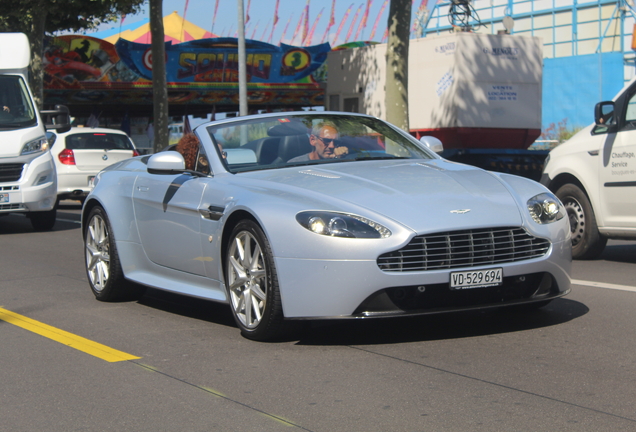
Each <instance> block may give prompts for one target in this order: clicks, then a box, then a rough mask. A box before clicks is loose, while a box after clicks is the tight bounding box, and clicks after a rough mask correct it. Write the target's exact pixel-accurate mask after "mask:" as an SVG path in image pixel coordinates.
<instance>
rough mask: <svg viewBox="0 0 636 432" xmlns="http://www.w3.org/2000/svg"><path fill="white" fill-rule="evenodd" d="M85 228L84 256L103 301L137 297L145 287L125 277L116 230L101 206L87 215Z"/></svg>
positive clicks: (95, 291) (96, 292) (94, 288)
mask: <svg viewBox="0 0 636 432" xmlns="http://www.w3.org/2000/svg"><path fill="white" fill-rule="evenodd" d="M87 221H88V222H87V224H86V228H85V229H84V257H85V263H86V276H87V277H88V283H89V285H90V287H91V290H92V291H93V294H94V295H95V298H96V299H97V300H100V301H107V302H113V301H121V300H136V299H138V298H139V297H141V296H142V295H143V293H144V291H145V289H144V287H142V286H141V285H137V284H135V283H132V282H130V281H127V280H126V279H125V278H124V272H123V270H122V268H121V263H120V261H119V255H118V254H117V246H116V244H115V238H114V236H113V230H112V227H111V225H110V222H109V220H108V217H107V216H106V212H105V211H104V209H103V208H102V207H100V206H96V207H94V208H93V209H92V210H91V212H90V213H89V215H88V218H87Z"/></svg>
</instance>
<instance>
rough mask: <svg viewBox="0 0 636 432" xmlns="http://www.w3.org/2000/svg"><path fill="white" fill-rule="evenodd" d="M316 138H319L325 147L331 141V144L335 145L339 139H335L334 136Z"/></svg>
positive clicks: (317, 137)
mask: <svg viewBox="0 0 636 432" xmlns="http://www.w3.org/2000/svg"><path fill="white" fill-rule="evenodd" d="M314 136H316V135H314ZM316 139H318V140H320V141H321V142H322V143H323V144H324V145H326V146H327V147H329V146H330V145H331V144H332V143H333V145H334V146H335V145H337V144H338V142H339V141H338V140H337V139H335V138H323V137H319V136H316Z"/></svg>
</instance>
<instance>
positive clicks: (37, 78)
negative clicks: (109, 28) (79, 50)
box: [0, 0, 145, 108]
mask: <svg viewBox="0 0 636 432" xmlns="http://www.w3.org/2000/svg"><path fill="white" fill-rule="evenodd" d="M144 1H145V0H2V1H1V2H0V31H11V32H22V33H25V34H26V35H27V36H28V38H29V42H30V44H31V56H32V58H31V67H30V75H31V83H30V84H31V90H32V91H33V95H34V97H35V99H36V102H37V103H38V105H39V106H40V108H42V105H43V101H44V88H43V78H44V70H43V67H42V56H43V50H44V35H45V33H54V32H57V31H66V30H68V31H74V32H78V31H81V30H88V29H93V28H96V27H97V26H99V25H100V24H102V23H106V22H112V21H116V20H118V19H119V18H120V17H121V16H122V15H126V14H134V13H137V12H139V10H140V8H141V5H142V4H143V3H144Z"/></svg>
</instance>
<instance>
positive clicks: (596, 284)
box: [572, 279, 636, 292]
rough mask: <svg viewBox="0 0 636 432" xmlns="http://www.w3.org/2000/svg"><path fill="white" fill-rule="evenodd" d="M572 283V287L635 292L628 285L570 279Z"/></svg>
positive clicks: (635, 288) (634, 288) (635, 289)
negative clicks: (581, 286)
mask: <svg viewBox="0 0 636 432" xmlns="http://www.w3.org/2000/svg"><path fill="white" fill-rule="evenodd" d="M572 283H573V284H574V285H584V286H590V287H596V288H605V289H615V290H621V291H631V292H636V287H633V286H628V285H617V284H611V283H604V282H592V281H584V280H578V279H572Z"/></svg>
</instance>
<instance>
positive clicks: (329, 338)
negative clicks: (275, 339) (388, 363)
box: [298, 299, 589, 345]
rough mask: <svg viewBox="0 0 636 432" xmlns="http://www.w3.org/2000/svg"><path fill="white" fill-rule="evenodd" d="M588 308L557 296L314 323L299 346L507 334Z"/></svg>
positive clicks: (556, 322)
mask: <svg viewBox="0 0 636 432" xmlns="http://www.w3.org/2000/svg"><path fill="white" fill-rule="evenodd" d="M588 311H589V309H588V307H587V306H585V305H584V304H583V303H580V302H577V301H574V300H569V299H557V300H554V301H552V302H551V303H550V304H549V305H547V306H545V307H543V308H541V309H538V310H519V309H514V308H513V309H506V308H502V309H497V310H492V311H469V312H455V313H446V314H439V315H424V316H420V317H411V318H391V319H375V320H360V321H322V322H315V323H313V324H312V326H311V328H310V329H309V330H308V331H306V332H305V333H304V334H303V336H302V337H301V339H300V340H299V341H298V344H300V345H378V344H395V343H405V342H423V341H433V340H440V339H457V338H467V337H475V336H485V335H492V334H499V333H511V332H517V331H524V330H532V329H538V328H542V327H549V326H555V325H559V324H563V323H566V322H568V321H571V320H574V319H576V318H579V317H581V316H583V315H585V314H586V313H587V312H588Z"/></svg>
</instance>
